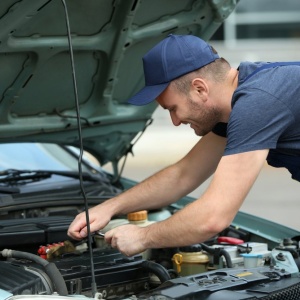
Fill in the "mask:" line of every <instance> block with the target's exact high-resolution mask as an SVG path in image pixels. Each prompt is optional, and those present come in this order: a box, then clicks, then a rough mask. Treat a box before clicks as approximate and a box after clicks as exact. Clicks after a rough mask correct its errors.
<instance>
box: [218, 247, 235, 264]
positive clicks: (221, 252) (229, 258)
mask: <svg viewBox="0 0 300 300" xmlns="http://www.w3.org/2000/svg"><path fill="white" fill-rule="evenodd" d="M220 256H224V258H225V261H226V266H227V268H233V265H232V261H231V257H230V255H229V253H228V252H227V251H226V250H225V249H221V251H220Z"/></svg>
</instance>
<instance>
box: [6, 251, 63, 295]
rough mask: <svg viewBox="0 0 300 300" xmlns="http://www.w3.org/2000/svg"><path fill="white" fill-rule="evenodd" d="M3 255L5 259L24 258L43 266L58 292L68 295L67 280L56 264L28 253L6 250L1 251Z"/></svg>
mask: <svg viewBox="0 0 300 300" xmlns="http://www.w3.org/2000/svg"><path fill="white" fill-rule="evenodd" d="M1 254H2V256H3V257H8V258H9V257H12V258H24V259H28V260H31V261H33V262H35V263H37V264H39V265H41V266H42V267H44V269H45V272H46V274H47V275H48V276H49V278H50V280H51V281H52V283H53V285H54V286H55V288H56V292H57V293H58V294H59V295H61V296H67V295H68V289H67V286H66V283H65V280H64V278H63V277H62V275H61V273H60V272H59V270H58V269H57V267H56V265H55V264H54V263H49V262H48V261H47V260H45V259H43V258H41V257H39V256H37V255H35V254H32V253H28V252H22V251H16V250H10V249H4V250H2V251H1Z"/></svg>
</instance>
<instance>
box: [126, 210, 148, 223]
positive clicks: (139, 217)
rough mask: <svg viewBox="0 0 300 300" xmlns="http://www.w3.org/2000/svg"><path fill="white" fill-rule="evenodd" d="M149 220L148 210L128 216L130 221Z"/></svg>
mask: <svg viewBox="0 0 300 300" xmlns="http://www.w3.org/2000/svg"><path fill="white" fill-rule="evenodd" d="M147 218H148V212H147V211H146V210H141V211H136V212H132V213H129V214H127V219H128V221H144V220H147Z"/></svg>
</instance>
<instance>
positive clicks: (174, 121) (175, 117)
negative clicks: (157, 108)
mask: <svg viewBox="0 0 300 300" xmlns="http://www.w3.org/2000/svg"><path fill="white" fill-rule="evenodd" d="M170 116H171V120H172V123H173V124H174V126H179V125H180V124H181V121H180V119H179V118H178V117H177V116H176V114H175V113H174V112H171V111H170Z"/></svg>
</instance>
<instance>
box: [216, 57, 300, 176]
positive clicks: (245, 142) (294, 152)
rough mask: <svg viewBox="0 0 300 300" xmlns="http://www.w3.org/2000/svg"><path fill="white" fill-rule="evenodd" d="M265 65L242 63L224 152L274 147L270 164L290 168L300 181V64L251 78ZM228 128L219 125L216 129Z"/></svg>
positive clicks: (274, 68)
mask: <svg viewBox="0 0 300 300" xmlns="http://www.w3.org/2000/svg"><path fill="white" fill-rule="evenodd" d="M265 64H266V63H263V62H259V63H250V62H244V63H241V65H240V66H239V78H238V87H237V89H236V90H235V92H234V94H233V97H232V112H231V114H230V118H229V122H228V124H227V134H226V136H227V144H226V148H225V152H224V155H230V154H237V153H242V152H247V151H253V150H262V149H270V151H269V155H268V157H267V161H268V163H269V164H270V165H272V166H274V167H286V168H287V169H288V170H289V171H290V172H291V173H292V177H293V178H294V179H297V180H298V181H300V63H299V62H298V64H299V65H289V66H277V67H272V68H267V69H262V70H260V71H259V72H257V73H255V74H253V76H250V77H249V78H248V76H249V75H250V74H252V73H253V72H254V71H255V70H256V69H257V68H260V67H261V66H263V65H265ZM245 79H246V80H245ZM224 130H225V126H224V125H222V124H219V125H218V126H217V127H216V128H215V129H214V132H215V133H217V134H220V135H222V131H223V132H224Z"/></svg>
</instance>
